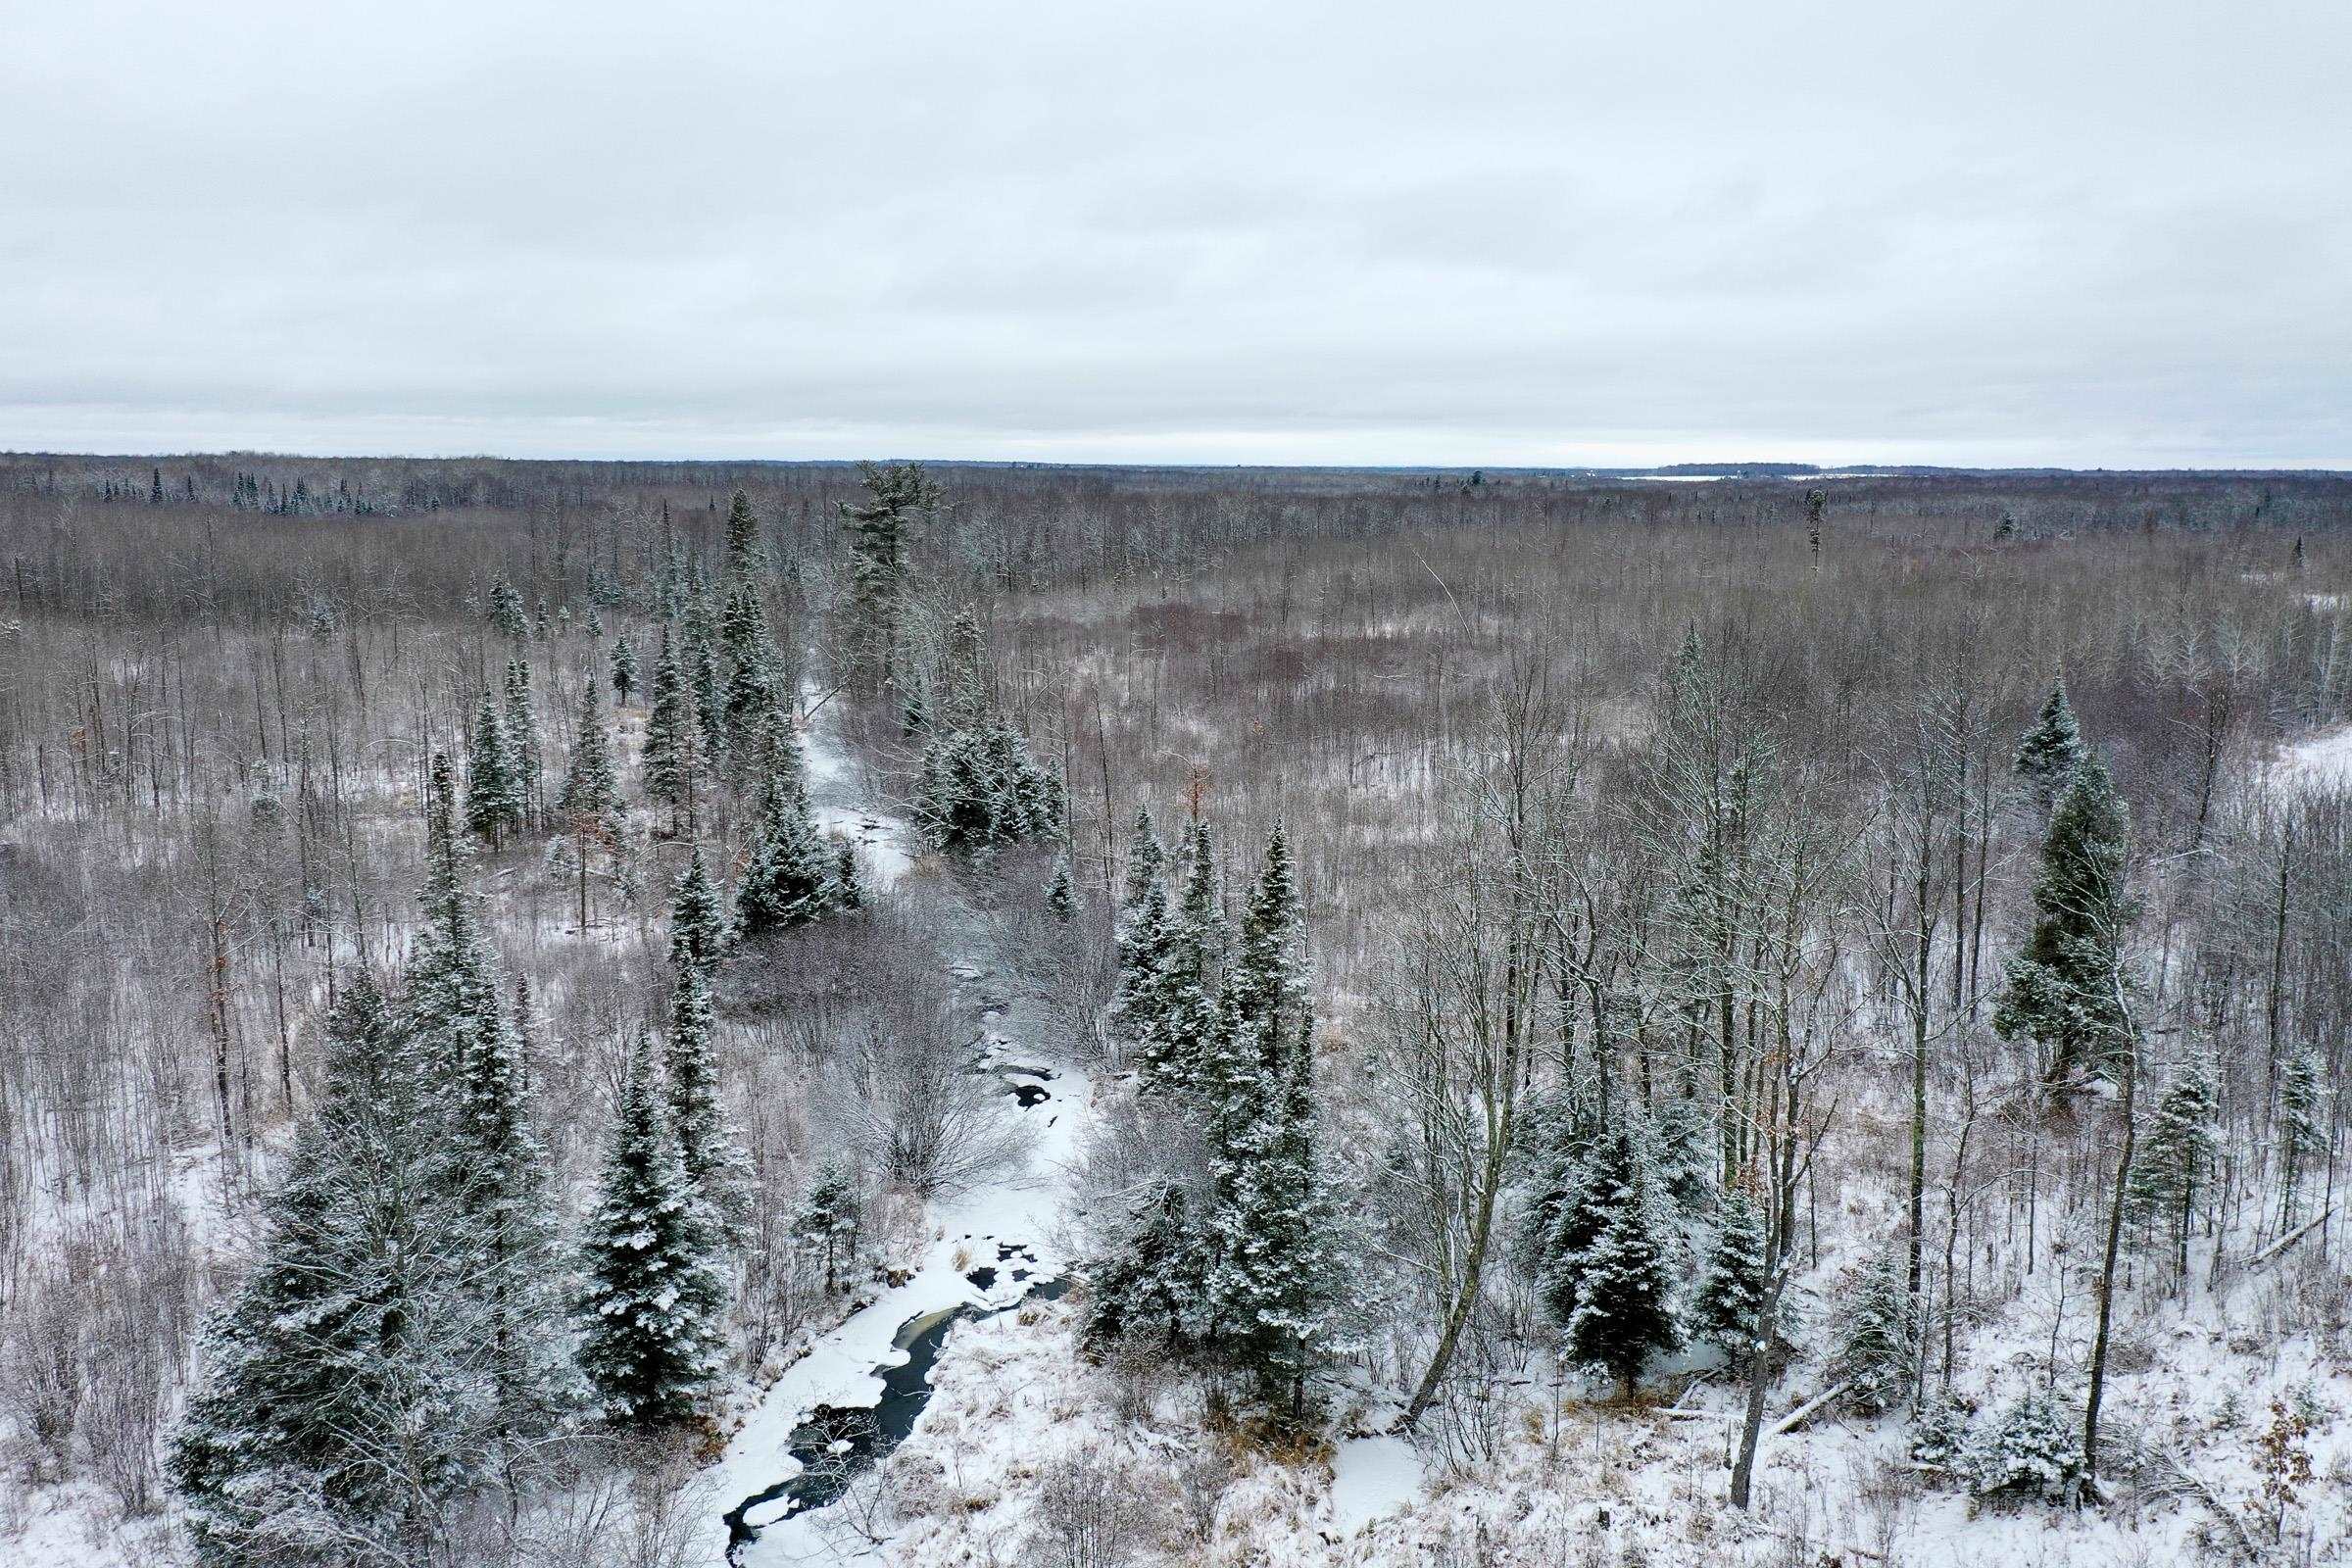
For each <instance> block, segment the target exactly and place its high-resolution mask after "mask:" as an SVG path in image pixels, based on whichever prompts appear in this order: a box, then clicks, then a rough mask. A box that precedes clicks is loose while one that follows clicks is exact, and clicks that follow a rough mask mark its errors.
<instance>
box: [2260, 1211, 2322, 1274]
mask: <svg viewBox="0 0 2352 1568" xmlns="http://www.w3.org/2000/svg"><path fill="white" fill-rule="evenodd" d="M2334 1212H2335V1206H2334V1205H2333V1204H2329V1205H2328V1206H2327V1207H2326V1208H2323V1209H2321V1210H2320V1211H2319V1212H2318V1213H2317V1214H2314V1215H2313V1216H2312V1217H2311V1218H2309V1219H2307V1220H2305V1221H2304V1222H2303V1223H2302V1224H2300V1225H2298V1226H2296V1227H2295V1228H2294V1229H2293V1230H2291V1231H2288V1232H2287V1233H2286V1234H2285V1235H2284V1236H2281V1237H2279V1238H2278V1240H2277V1241H2275V1242H2273V1243H2272V1244H2271V1245H2270V1246H2268V1247H2266V1248H2264V1249H2263V1250H2261V1251H2259V1252H2256V1253H2255V1254H2254V1255H2253V1256H2252V1257H2249V1258H2247V1259H2246V1267H2247V1268H2248V1269H2258V1268H2260V1267H2262V1266H2263V1265H2264V1264H2265V1263H2268V1262H2269V1261H2270V1260H2271V1259H2272V1258H2274V1257H2277V1256H2278V1254H2279V1253H2280V1252H2283V1251H2285V1250H2287V1249H2288V1248H2290V1247H2292V1246H2294V1245H2295V1244H2296V1243H2297V1242H2299V1241H2301V1240H2302V1239H2303V1238H2304V1237H2306V1236H2309V1235H2310V1234H2311V1233H2312V1232H2313V1231H2316V1230H2318V1229H2319V1228H2320V1227H2321V1226H2322V1225H2325V1224H2326V1223H2327V1216H2328V1215H2330V1214H2332V1213H2334Z"/></svg>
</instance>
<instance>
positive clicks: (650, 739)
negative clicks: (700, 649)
mask: <svg viewBox="0 0 2352 1568" xmlns="http://www.w3.org/2000/svg"><path fill="white" fill-rule="evenodd" d="M653 704H654V706H653V712H652V713H651V714H650V715H648V717H647V719H646V725H645V787H646V793H647V794H649V795H651V796H652V797H653V798H654V799H655V800H657V801H659V802H661V803H662V805H663V806H666V807H668V808H669V809H670V820H671V822H672V823H673V824H675V823H676V822H677V821H679V820H680V819H681V818H683V817H685V816H687V815H689V814H691V813H692V811H693V810H694V787H695V784H696V782H697V780H698V779H699V777H700V775H701V773H702V740H701V733H700V729H699V727H698V725H697V723H696V721H695V716H694V694H693V693H692V692H691V691H690V690H689V689H688V688H687V685H686V676H685V672H684V670H683V668H682V667H681V666H680V664H679V662H678V652H677V648H676V645H675V644H674V643H673V642H672V641H671V639H670V635H669V624H668V622H666V621H664V622H663V623H662V651H661V653H660V654H659V655H658V656H657V657H656V658H655V660H654V692H653Z"/></svg>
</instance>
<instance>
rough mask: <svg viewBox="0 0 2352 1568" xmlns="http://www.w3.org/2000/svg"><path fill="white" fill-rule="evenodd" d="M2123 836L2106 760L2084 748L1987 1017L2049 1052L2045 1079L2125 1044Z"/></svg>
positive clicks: (2010, 1036) (2122, 1049)
mask: <svg viewBox="0 0 2352 1568" xmlns="http://www.w3.org/2000/svg"><path fill="white" fill-rule="evenodd" d="M2130 855H2131V814H2130V812H2129V810H2128V809H2126V808H2125V806H2124V803H2123V800H2122V798H2121V797H2119V796H2118V795H2117V794H2116V791H2115V783H2114V780H2112V779H2111V778H2109V777H2108V774H2107V766H2106V764H2105V763H2104V762H2102V761H2101V760H2099V758H2098V755H2097V754H2096V753H2089V754H2086V755H2085V756H2084V757H2083V759H2082V762H2081V763H2080V764H2079V765H2078V766H2077V768H2076V770H2075V776H2074V781H2073V782H2072V783H2070V784H2069V785H2068V786H2067V787H2066V793H2065V794H2063V795H2062V796H2060V797H2059V800H2058V809H2057V810H2056V812H2055V813H2054V814H2053V815H2052V816H2051V818H2050V830H2049V833H2048V835H2047V836H2046V838H2045V839H2044V840H2043V843H2042V852H2041V871H2040V874H2039V875H2038V876H2036V877H2035V878H2034V931H2033V934H2032V936H2031V937H2029V938H2028V940H2027V943H2026V947H2025V951H2024V952H2022V953H2020V954H2018V955H2017V956H2014V957H2012V958H2011V959H2010V960H2009V964H2008V968H2007V971H2006V974H2005V981H2006V984H2005V985H2004V988H2003V990H2002V992H2001V998H2000V1003H1999V1005H1998V1006H1996V1007H1995V1008H1994V1010H1993V1016H1992V1023H1993V1028H1994V1029H1995V1030H1996V1031H1997V1032H1998V1033H1999V1034H2000V1036H2001V1038H2002V1039H2004V1040H2016V1039H2021V1038H2025V1039H2032V1040H2034V1041H2037V1042H2039V1043H2040V1044H2041V1045H2043V1046H2044V1047H2046V1048H2047V1049H2048V1051H2049V1053H2050V1063H2049V1069H2048V1077H2049V1079H2050V1081H2051V1082H2053V1083H2057V1082H2062V1081H2064V1080H2065V1079H2067V1078H2069V1077H2071V1076H2072V1075H2074V1074H2075V1073H2077V1072H2078V1071H2089V1072H2093V1073H2097V1074H2100V1075H2102V1076H2103V1075H2105V1074H2107V1073H2109V1072H2112V1071H2113V1070H2114V1068H2115V1064H2116V1063H2117V1062H2118V1061H2119V1060H2121V1059H2123V1057H2124V1055H2125V1054H2126V1051H2127V1048H2128V1047H2129V1046H2130V1045H2131V1039H2130V1038H2129V1037H2128V1036H2127V1033H2126V1031H2127V1030H2129V1029H2130V1028H2131V1015H2130V1012H2129V1009H2128V1008H2127V1006H2126V1005H2125V996H2126V988H2127V986H2128V984H2129V980H2128V977H2127V976H2126V974H2125V971H2124V960H2123V942H2124V934H2125V931H2126V929H2127V928H2128V927H2129V926H2130V925H2131V921H2132V919H2133V918H2134V916H2135V915H2136V914H2137V911H2138V905H2137V903H2136V902H2135V901H2134V900H2133V899H2132V897H2131V893H2130V891H2129V890H2128V889H2127V887H2126V886H2125V880H2124V878H2125V872H2126V869H2127V863H2128V860H2129V858H2130Z"/></svg>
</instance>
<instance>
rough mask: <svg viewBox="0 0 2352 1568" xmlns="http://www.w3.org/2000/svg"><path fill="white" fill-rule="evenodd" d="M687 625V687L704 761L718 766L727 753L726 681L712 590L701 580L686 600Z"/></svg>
mask: <svg viewBox="0 0 2352 1568" xmlns="http://www.w3.org/2000/svg"><path fill="white" fill-rule="evenodd" d="M685 624H686V646H685V665H686V687H687V690H688V691H689V692H691V693H692V694H693V696H694V722H695V730H696V733H697V734H698V736H699V737H700V738H701V741H702V755H703V759H704V760H705V761H706V762H708V763H710V764H711V766H712V767H713V768H714V769H715V767H716V765H717V764H718V763H719V762H720V761H722V760H725V758H726V755H727V692H726V680H725V677H724V676H723V675H722V674H721V672H720V670H719V662H718V644H717V636H716V632H717V627H716V624H715V621H714V619H713V617H712V615H711V595H710V591H709V590H708V589H707V588H705V587H703V586H702V585H701V584H700V583H699V582H698V583H697V584H696V586H695V589H694V592H693V593H692V594H691V595H690V596H689V597H688V599H687V601H686V616H685Z"/></svg>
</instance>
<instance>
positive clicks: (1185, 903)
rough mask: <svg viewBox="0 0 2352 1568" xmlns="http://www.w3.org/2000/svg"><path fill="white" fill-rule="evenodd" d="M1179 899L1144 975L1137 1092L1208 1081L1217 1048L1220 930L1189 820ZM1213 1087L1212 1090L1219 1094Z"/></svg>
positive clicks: (1206, 846)
mask: <svg viewBox="0 0 2352 1568" xmlns="http://www.w3.org/2000/svg"><path fill="white" fill-rule="evenodd" d="M1181 875H1182V877H1183V881H1184V893H1183V898H1182V901H1181V902H1180V903H1179V904H1178V906H1177V907H1176V909H1175V911H1174V912H1173V913H1172V914H1170V915H1169V916H1168V918H1167V921H1166V924H1165V936H1164V939H1163V947H1164V956H1162V957H1161V958H1160V959H1159V960H1158V961H1157V962H1156V963H1154V964H1153V965H1152V969H1151V970H1150V988H1151V996H1150V1000H1149V1002H1148V1003H1147V1005H1146V1007H1145V1016H1146V1017H1148V1018H1149V1020H1150V1025H1151V1026H1150V1028H1149V1029H1148V1030H1145V1031H1142V1032H1141V1033H1140V1035H1139V1038H1138V1039H1137V1041H1136V1059H1137V1061H1138V1062H1139V1063H1140V1065H1141V1068H1142V1072H1143V1082H1144V1087H1145V1088H1147V1089H1152V1090H1159V1091H1173V1092H1182V1091H1186V1090H1190V1089H1194V1088H1198V1087H1201V1085H1203V1084H1205V1083H1207V1082H1209V1080H1210V1076H1211V1073H1212V1070H1213V1069H1214V1066H1215V1063H1216V1060H1217V1057H1218V1055H1219V1054H1220V1053H1221V1052H1222V1051H1223V1050H1224V1047H1225V1043H1226V1036H1225V1022H1226V1019H1225V1015H1224V1010H1223V1005H1222V1003H1221V1002H1220V1000H1219V999H1220V994H1221V992H1222V990H1223V987H1224V979H1225V975H1224V970H1225V946H1226V934H1227V933H1226V929H1225V915H1224V911H1223V909H1222V908H1221V907H1219V902H1218V897H1217V893H1218V889H1217V868H1216V845H1215V841H1214V839H1213V838H1212V836H1211V835H1210V833H1209V830H1208V824H1207V823H1206V822H1204V821H1197V822H1195V823H1194V824H1193V830H1192V833H1191V835H1190V837H1189V839H1188V841H1187V844H1186V848H1185V855H1184V860H1183V864H1182V867H1181ZM1223 1087H1224V1086H1220V1092H1223Z"/></svg>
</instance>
